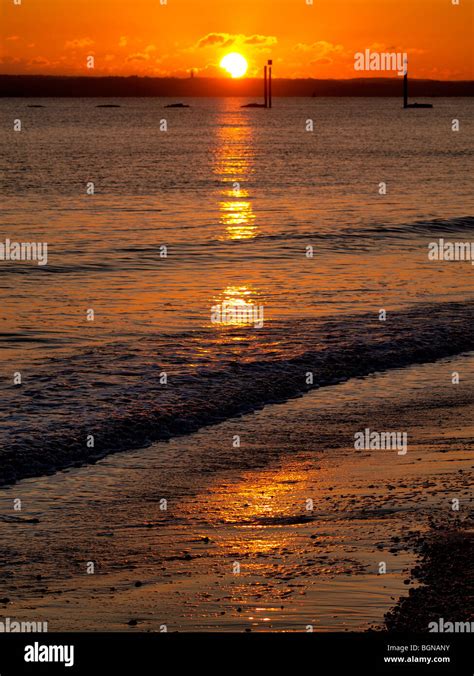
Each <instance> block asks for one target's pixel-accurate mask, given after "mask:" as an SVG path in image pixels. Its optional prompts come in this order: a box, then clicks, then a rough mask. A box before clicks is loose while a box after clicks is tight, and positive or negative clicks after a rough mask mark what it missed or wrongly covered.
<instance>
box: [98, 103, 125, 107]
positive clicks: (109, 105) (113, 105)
mask: <svg viewBox="0 0 474 676" xmlns="http://www.w3.org/2000/svg"><path fill="white" fill-rule="evenodd" d="M96 108H120V106H119V105H117V104H116V103H101V104H99V105H98V106H96Z"/></svg>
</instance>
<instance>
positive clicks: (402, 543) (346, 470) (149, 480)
mask: <svg viewBox="0 0 474 676" xmlns="http://www.w3.org/2000/svg"><path fill="white" fill-rule="evenodd" d="M453 371H458V372H459V373H460V383H459V384H458V385H454V384H452V381H451V374H452V372H453ZM473 371H474V359H473V358H472V357H468V356H459V357H456V358H451V359H447V360H443V361H438V362H437V363H435V364H427V365H423V366H415V367H411V368H407V369H400V370H392V371H388V372H387V373H385V374H381V375H375V376H370V377H367V378H363V379H352V380H349V381H348V382H346V383H343V384H340V385H336V386H334V387H325V388H321V389H320V390H316V391H313V392H311V393H308V394H306V395H305V396H303V397H301V398H299V399H294V400H291V401H289V402H287V403H284V404H279V405H273V406H268V407H266V408H265V409H263V410H262V411H259V412H257V413H255V414H249V415H246V416H242V417H239V418H235V419H232V420H228V421H226V422H223V423H221V424H219V425H216V426H213V427H208V428H205V429H202V430H201V431H199V432H198V433H195V434H192V435H190V436H188V437H181V438H177V439H173V440H170V441H169V442H160V443H157V444H155V445H153V446H151V447H149V448H147V449H144V450H140V451H133V452H129V453H123V454H117V455H113V456H109V457H107V458H105V459H103V460H101V461H100V462H98V463H97V464H96V465H93V466H88V467H83V468H79V469H71V470H66V471H64V472H61V473H58V474H56V475H53V476H49V477H44V478H40V479H28V480H25V481H23V482H20V483H19V484H17V485H14V486H12V487H9V488H5V489H2V491H1V493H0V514H1V516H0V520H1V521H2V537H1V541H0V589H1V593H0V597H2V598H1V605H0V609H1V615H2V616H4V617H7V616H8V617H10V618H12V619H13V618H14V619H16V620H27V619H28V620H30V621H33V620H36V621H43V622H44V621H47V622H48V624H49V631H60V630H84V631H88V630H111V631H112V630H119V631H136V630H140V631H163V630H164V628H165V627H166V629H167V630H168V631H203V630H216V631H262V630H276V631H307V630H308V627H312V628H314V630H315V631H345V630H349V631H356V630H365V629H368V628H370V627H380V626H382V625H383V619H384V614H385V613H386V612H387V611H388V610H389V609H390V608H392V607H393V606H394V605H395V604H396V602H397V601H398V599H399V597H400V596H406V595H407V593H408V589H409V588H410V587H411V586H412V585H413V580H411V579H410V576H409V571H410V569H411V568H412V567H413V566H414V565H415V563H416V560H417V556H418V554H417V552H416V551H414V549H416V548H414V547H413V542H415V540H416V538H419V537H420V536H422V535H423V534H424V533H426V532H427V530H428V528H429V523H430V521H431V520H433V519H443V520H444V521H445V522H447V523H448V525H449V523H450V522H452V523H455V522H462V521H463V520H465V519H466V518H467V516H468V513H469V509H470V507H472V497H471V492H470V490H469V488H470V485H472V458H473V456H472V450H473V445H474V444H473V441H472V438H473V434H472V432H473V430H472V423H471V422H470V421H471V420H472V419H473V416H472V411H473V405H472V402H473V397H472V394H473V391H472V374H473ZM470 383H471V384H470ZM366 427H370V428H371V429H374V430H406V431H407V432H408V452H407V454H406V455H404V456H401V455H398V454H397V452H396V451H394V450H378V451H356V450H354V446H353V440H354V434H355V432H357V431H359V430H363V429H365V428H366ZM236 435H238V436H239V437H240V447H235V438H236ZM454 498H456V499H459V511H453V510H452V500H453V499H454ZM18 499H20V500H21V506H22V509H21V511H15V510H14V500H18ZM164 500H165V501H166V503H164V502H163V501H164ZM311 501H312V502H311ZM164 507H166V509H164ZM90 562H93V563H94V574H88V572H87V570H88V568H87V566H88V563H90ZM382 562H383V563H385V564H386V572H385V573H383V574H380V572H379V571H380V570H381V569H380V564H381V563H382ZM89 570H90V567H89ZM415 584H416V583H415ZM460 619H462V618H460Z"/></svg>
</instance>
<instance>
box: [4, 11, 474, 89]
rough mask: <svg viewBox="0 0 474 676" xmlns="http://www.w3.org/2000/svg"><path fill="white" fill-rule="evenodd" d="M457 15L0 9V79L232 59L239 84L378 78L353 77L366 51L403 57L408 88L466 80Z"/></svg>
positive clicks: (186, 68)
mask: <svg viewBox="0 0 474 676" xmlns="http://www.w3.org/2000/svg"><path fill="white" fill-rule="evenodd" d="M161 1H164V0H161ZM459 3H460V4H459V5H453V4H452V0H314V4H313V6H308V5H307V4H306V0H167V4H166V5H161V4H160V0H21V5H19V6H16V5H14V0H0V38H1V51H0V73H4V74H7V73H8V74H24V73H28V74H51V75H53V74H55V75H65V74H66V75H89V76H90V75H149V76H158V77H159V76H178V77H185V76H188V75H189V72H190V70H191V69H194V71H195V74H196V76H212V77H214V76H219V77H228V75H226V73H225V72H224V71H223V70H222V69H221V68H219V62H220V60H221V58H222V56H224V55H225V54H226V53H228V52H229V51H237V52H239V53H241V54H242V55H244V56H245V58H246V59H247V60H248V63H249V70H248V73H247V76H250V77H251V76H254V75H256V74H257V73H258V74H260V72H261V66H262V64H263V63H264V60H265V59H267V58H269V57H272V58H273V60H274V75H275V77H290V78H292V77H315V78H351V77H360V76H361V75H362V76H364V77H370V76H375V77H380V76H383V75H384V73H377V72H367V73H360V72H358V71H354V54H355V52H358V51H364V50H365V49H367V48H369V49H371V50H373V51H401V52H407V53H408V55H409V64H410V75H411V76H412V77H418V78H436V79H443V80H446V79H453V80H462V79H472V76H473V67H472V66H473V58H472V46H471V45H472V36H473V23H472V22H473V14H474V0H459ZM89 55H92V56H94V60H95V68H94V70H90V69H88V68H87V67H86V57H87V56H89ZM395 77H396V76H395Z"/></svg>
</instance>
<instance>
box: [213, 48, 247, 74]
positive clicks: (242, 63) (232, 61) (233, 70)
mask: <svg viewBox="0 0 474 676" xmlns="http://www.w3.org/2000/svg"><path fill="white" fill-rule="evenodd" d="M220 67H221V68H223V69H224V70H226V71H227V72H228V73H230V75H232V77H234V78H237V77H242V76H243V75H245V73H246V72H247V68H248V67H249V65H248V63H247V60H246V59H245V58H244V57H243V56H242V54H237V52H232V53H231V54H226V55H225V56H224V57H223V58H222V60H221V62H220Z"/></svg>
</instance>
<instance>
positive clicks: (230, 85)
mask: <svg viewBox="0 0 474 676" xmlns="http://www.w3.org/2000/svg"><path fill="white" fill-rule="evenodd" d="M402 89H403V82H402V80H401V79H400V78H398V77H396V78H357V79H351V80H314V79H294V80H290V79H275V80H274V85H273V94H274V96H275V97H312V96H314V97H333V96H334V97H336V96H341V97H342V96H343V97H346V96H347V97H401V96H402ZM410 95H411V96H413V97H428V98H436V97H451V96H456V97H457V96H463V97H466V96H474V81H464V80H462V81H461V80H459V81H445V80H415V79H414V80H410ZM137 96H140V97H146V96H149V97H179V98H183V97H228V96H235V97H237V96H240V97H263V86H262V81H261V80H260V79H255V78H248V79H242V80H232V79H225V78H198V77H196V78H153V77H138V76H130V77H114V76H107V77H95V76H94V77H91V76H79V77H76V76H50V75H0V97H2V98H6V97H109V98H110V97H137Z"/></svg>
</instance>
